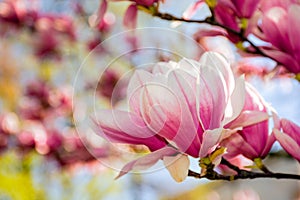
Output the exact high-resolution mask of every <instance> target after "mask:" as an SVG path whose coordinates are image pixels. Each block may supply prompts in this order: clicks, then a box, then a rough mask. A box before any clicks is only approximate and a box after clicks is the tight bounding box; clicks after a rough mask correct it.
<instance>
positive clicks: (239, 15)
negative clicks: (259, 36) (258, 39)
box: [214, 0, 260, 42]
mask: <svg viewBox="0 0 300 200" xmlns="http://www.w3.org/2000/svg"><path fill="white" fill-rule="evenodd" d="M259 2H260V0H239V1H237V0H219V1H218V3H217V5H216V7H215V9H214V14H215V16H216V20H217V21H218V22H219V23H220V24H222V25H225V26H227V27H229V28H231V29H233V30H236V31H238V32H240V31H241V29H243V31H245V35H246V36H247V35H248V34H249V33H250V32H251V30H252V29H253V28H254V27H255V25H256V22H257V17H256V15H255V14H254V13H255V11H256V9H257V7H258V4H259ZM220 34H221V32H220ZM228 35H229V39H230V40H231V41H233V42H238V41H239V40H240V39H239V38H238V37H237V36H236V35H234V34H232V33H230V32H228Z"/></svg>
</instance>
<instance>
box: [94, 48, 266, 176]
mask: <svg viewBox="0 0 300 200" xmlns="http://www.w3.org/2000/svg"><path fill="white" fill-rule="evenodd" d="M127 95H128V103H129V107H130V111H129V112H126V111H120V110H102V111H100V112H99V118H98V119H97V122H96V123H97V127H98V128H97V132H98V134H99V135H101V136H102V137H104V138H106V139H107V140H109V141H111V142H115V143H125V144H143V145H146V146H147V147H148V148H149V149H150V151H151V152H152V153H150V154H148V155H146V156H145V157H142V158H140V159H138V160H134V161H132V162H130V163H128V164H127V165H126V166H125V167H124V168H123V169H122V172H121V173H120V174H119V176H122V175H124V174H126V173H127V172H128V171H131V170H133V169H142V168H147V167H150V166H152V165H153V164H155V163H156V162H157V161H158V160H160V159H163V160H164V163H165V164H166V165H168V166H167V169H168V170H169V172H170V173H171V175H172V177H173V178H174V179H175V180H176V181H182V180H184V179H185V177H186V176H187V173H188V166H189V159H188V158H187V156H188V155H189V156H192V157H194V158H203V157H206V156H207V155H208V154H210V153H211V152H213V151H214V150H215V148H216V147H217V146H218V144H219V143H220V141H221V140H223V139H224V138H226V137H228V136H229V135H230V134H231V132H232V131H231V130H227V129H224V128H223V126H225V125H226V124H228V123H229V122H231V121H233V120H234V119H235V118H237V116H239V114H240V113H241V111H242V108H243V107H244V97H245V86H244V80H243V78H242V77H241V78H235V77H234V75H233V73H232V71H231V68H230V66H229V63H228V62H226V60H225V59H224V57H222V56H221V55H220V54H217V53H213V52H207V53H205V54H203V56H202V57H201V59H200V61H199V62H197V61H194V60H188V59H182V60H181V61H180V62H178V63H175V62H169V63H165V62H161V63H158V64H156V65H154V66H153V67H152V68H150V69H149V70H148V71H146V70H142V69H139V70H136V71H135V73H134V74H133V76H132V78H131V80H130V82H129V85H128V90H127ZM254 115H255V116H256V115H257V112H256V113H254ZM248 116H251V112H249V113H248ZM259 118H260V117H258V118H257V119H259ZM252 119H253V120H252V121H251V120H250V121H249V123H255V122H256V121H255V117H253V116H252ZM260 120H261V119H260ZM239 123H240V124H241V125H246V126H247V125H249V124H248V122H245V121H238V122H236V123H234V126H235V128H237V127H239ZM178 155H180V156H178ZM177 159H180V160H181V161H180V162H176V160H177ZM169 164H170V165H169ZM171 165H172V166H171Z"/></svg>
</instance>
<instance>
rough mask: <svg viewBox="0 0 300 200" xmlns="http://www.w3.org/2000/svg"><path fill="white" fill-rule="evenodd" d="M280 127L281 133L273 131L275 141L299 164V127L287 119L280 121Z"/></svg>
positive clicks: (276, 130)
mask: <svg viewBox="0 0 300 200" xmlns="http://www.w3.org/2000/svg"><path fill="white" fill-rule="evenodd" d="M280 126H281V129H282V131H281V132H280V131H279V130H278V129H274V134H275V137H276V139H277V141H278V142H279V143H280V145H281V146H282V147H283V148H284V150H286V151H287V152H288V153H289V154H290V155H291V156H293V157H294V158H295V159H297V160H298V161H299V162H300V126H298V125H297V124H295V123H293V122H291V121H289V120H287V119H281V120H280Z"/></svg>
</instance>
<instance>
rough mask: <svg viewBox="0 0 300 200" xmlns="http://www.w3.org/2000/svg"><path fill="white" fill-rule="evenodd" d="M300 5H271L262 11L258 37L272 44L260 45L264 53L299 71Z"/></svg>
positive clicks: (291, 69) (291, 70)
mask: <svg viewBox="0 0 300 200" xmlns="http://www.w3.org/2000/svg"><path fill="white" fill-rule="evenodd" d="M299 12H300V5H298V4H292V3H291V4H290V5H289V6H287V5H286V4H284V6H283V7H279V6H278V7H271V8H270V9H269V10H266V11H265V12H263V16H262V22H261V24H260V26H259V27H260V29H261V31H262V33H256V35H257V36H258V37H260V38H261V39H263V40H264V41H266V42H269V43H271V45H272V46H264V47H262V49H263V51H264V53H266V54H267V55H269V56H270V57H271V58H273V59H274V60H276V61H278V62H280V63H281V64H282V65H284V66H285V67H286V68H287V69H288V70H289V71H290V72H292V73H299V72H300V64H299V63H300V40H299V34H300V25H299V24H300V18H299Z"/></svg>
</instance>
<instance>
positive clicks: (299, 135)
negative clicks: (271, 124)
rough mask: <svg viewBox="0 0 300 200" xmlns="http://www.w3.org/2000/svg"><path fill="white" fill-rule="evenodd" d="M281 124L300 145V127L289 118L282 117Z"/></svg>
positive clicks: (285, 131)
mask: <svg viewBox="0 0 300 200" xmlns="http://www.w3.org/2000/svg"><path fill="white" fill-rule="evenodd" d="M280 125H281V128H282V130H283V132H284V133H286V134H288V135H289V136H290V137H291V138H293V139H294V140H295V141H296V142H297V144H298V145H299V146H300V127H299V126H298V125H297V124H295V123H293V122H292V121H290V120H287V119H281V120H280Z"/></svg>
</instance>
